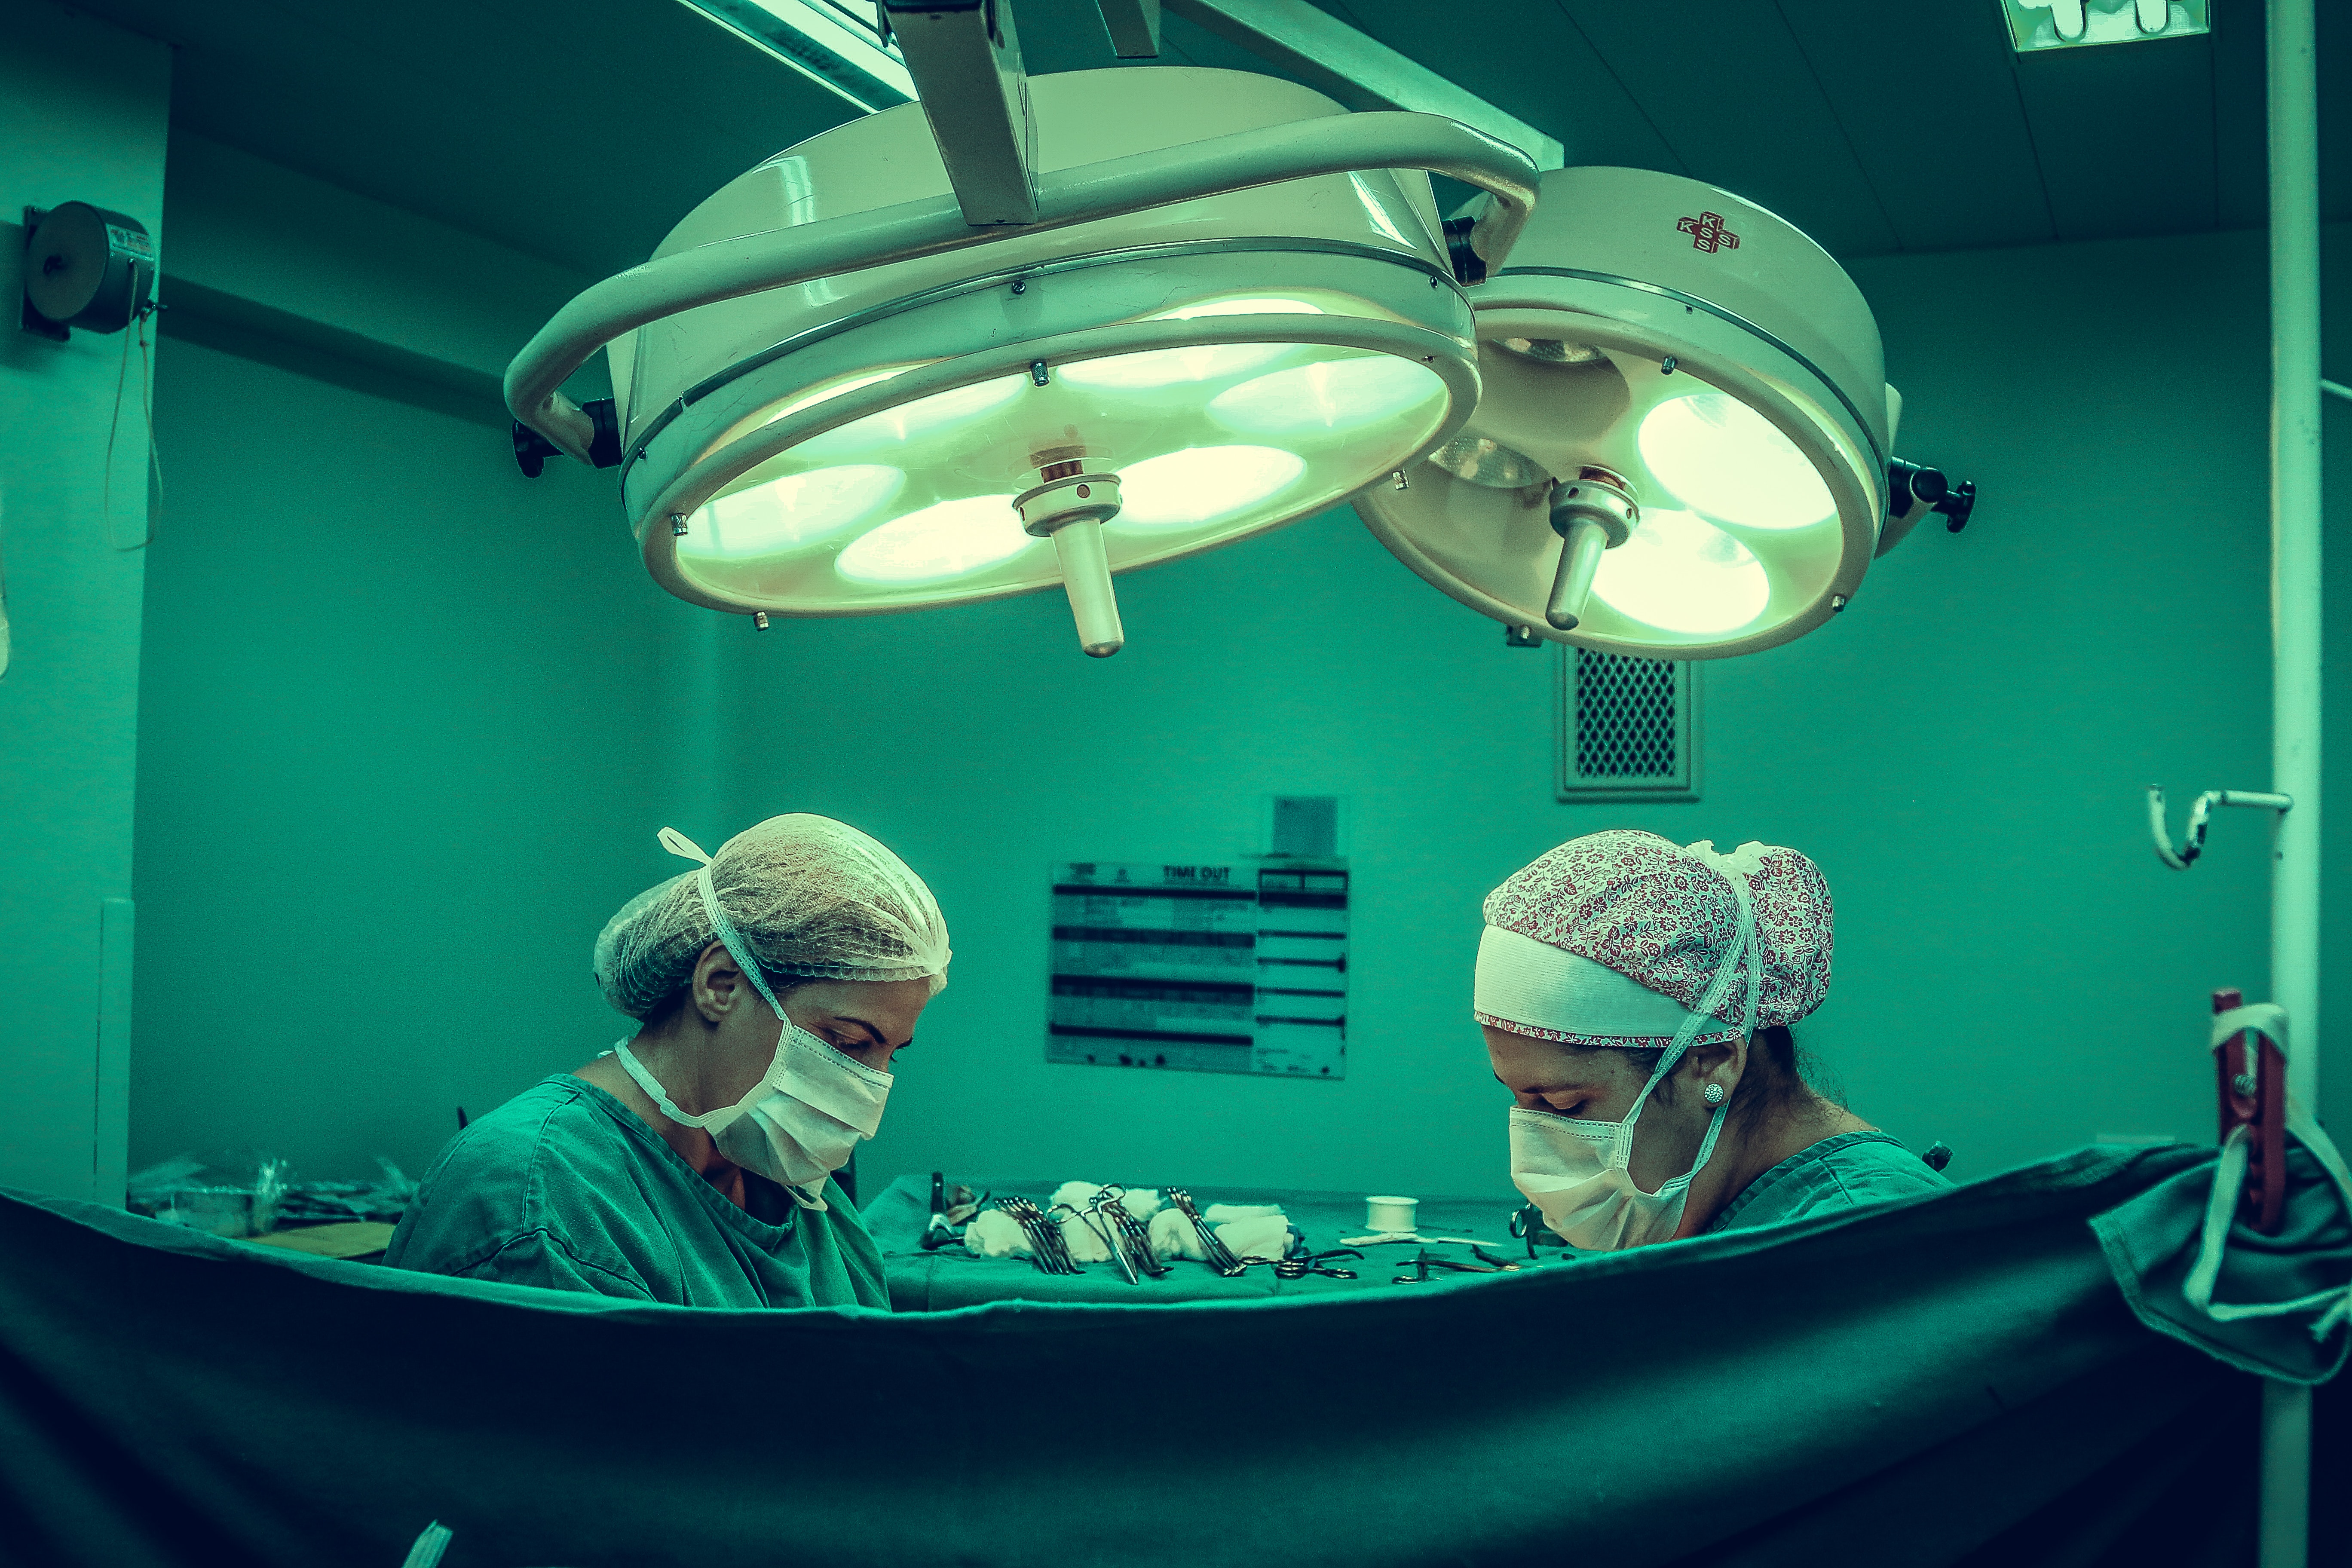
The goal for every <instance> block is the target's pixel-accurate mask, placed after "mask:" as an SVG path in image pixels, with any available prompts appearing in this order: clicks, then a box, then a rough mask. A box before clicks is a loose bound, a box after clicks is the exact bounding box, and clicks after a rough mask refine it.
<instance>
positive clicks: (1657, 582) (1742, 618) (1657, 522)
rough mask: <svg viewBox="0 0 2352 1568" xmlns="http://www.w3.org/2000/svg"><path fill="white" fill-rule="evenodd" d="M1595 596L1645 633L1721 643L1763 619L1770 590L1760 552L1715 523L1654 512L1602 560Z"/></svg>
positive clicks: (1686, 515) (1595, 580)
mask: <svg viewBox="0 0 2352 1568" xmlns="http://www.w3.org/2000/svg"><path fill="white" fill-rule="evenodd" d="M1592 592H1593V594H1594V595H1596V596H1597V597H1598V598H1600V599H1601V602H1602V603H1603V604H1606V605H1609V606H1610V607H1611V608H1612V609H1614V610H1617V611H1619V612H1620V613H1622V614H1623V615H1626V616H1632V617H1633V619H1634V620H1636V621H1639V622H1641V623H1642V624H1643V626H1655V627H1657V628H1658V629H1659V630H1661V631H1668V632H1681V633H1684V634H1685V635H1688V636H1691V637H1720V636H1723V635H1724V634H1726V633H1727V632H1736V631H1738V630H1739V629H1740V628H1741V627H1742V626H1747V625H1748V624H1749V623H1750V622H1752V621H1753V620H1755V619H1756V617H1757V616H1760V615H1762V614H1763V613H1764V606H1765V605H1767V604H1769V603H1770V602H1771V598H1772V584H1771V581H1770V579H1769V578H1768V577H1767V576H1766V575H1765V573H1764V566H1763V563H1761V562H1759V561H1758V560H1757V559H1756V552H1754V551H1752V550H1750V549H1748V546H1746V545H1745V544H1742V543H1740V542H1739V541H1738V540H1737V539H1734V538H1732V537H1731V535H1729V534H1728V533H1726V532H1725V531H1723V530H1721V529H1719V528H1717V527H1716V526H1715V525H1714V524H1713V523H1710V522H1707V521H1705V520H1704V519H1701V518H1697V517H1694V516H1692V515H1691V514H1690V513H1689V512H1686V511H1660V510H1657V509H1655V508H1649V509H1646V510H1643V513H1642V524H1641V526H1640V527H1639V528H1636V529H1635V530H1633V537H1632V538H1630V539H1628V540H1627V541H1626V542H1624V544H1623V545H1622V546H1621V547H1619V548H1618V549H1615V550H1612V551H1610V552H1607V553H1606V554H1604V555H1602V556H1601V570H1600V571H1599V572H1598V573H1596V574H1594V576H1593V579H1592Z"/></svg>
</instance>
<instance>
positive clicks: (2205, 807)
mask: <svg viewBox="0 0 2352 1568" xmlns="http://www.w3.org/2000/svg"><path fill="white" fill-rule="evenodd" d="M2217 805H2242V806H2251V807H2252V808H2253V809H2255V810H2257V811H2291V810H2293V809H2294V796H2292V795H2272V794H2269V793H2267V792H2264V791H2261V790H2251V789H2209V790H2207V791H2206V792H2205V793H2204V794H2203V795H2199V796H2198V797H2197V802H2196V804H2195V805H2191V806H2190V807H2189V837H2186V838H2184V839H2182V840H2181V842H2180V847H2179V848H2178V849H2175V848H2174V847H2172V830H2171V828H2169V827H2168V826H2166V824H2165V820H2164V786H2163V785H2162V784H2150V785H2148V786H2147V828H2148V832H2149V833H2150V834H2151V835H2152V836H2153V837H2155V839H2156V858H2158V859H2159V860H2161V861H2163V862H2164V863H2165V864H2166V865H2168V866H2169V867H2171V868H2173V869H2174V870H2176V871H2186V870H2187V869H2189V867H2191V866H2193V865H2195V864H2196V863H2197V858H2198V857H2199V856H2200V855H2202V854H2204V853H2205V826H2206V821H2207V819H2208V818H2209V817H2210V816H2212V815H2213V808H2214V807H2215V806H2217Z"/></svg>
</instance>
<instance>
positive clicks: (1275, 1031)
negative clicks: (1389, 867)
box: [1045, 859, 1348, 1078]
mask: <svg viewBox="0 0 2352 1568" xmlns="http://www.w3.org/2000/svg"><path fill="white" fill-rule="evenodd" d="M1053 910H1054V914H1053V921H1054V926H1053V940H1052V942H1051V951H1052V954H1053V963H1052V980H1051V983H1050V984H1051V993H1052V994H1051V997H1050V1000H1049V1005H1048V1008H1047V1012H1046V1034H1045V1059H1046V1060H1047V1061H1049V1062H1073V1063H1092V1064H1095V1065H1097V1066H1108V1067H1150V1068H1179V1069H1181V1070H1185V1071H1191V1072H1255V1073H1276V1074H1280V1075H1283V1076H1286V1077H1292V1078H1344V1077H1345V1076H1346V1075H1347V1067H1348V868H1347V863H1346V862H1345V861H1342V860H1336V859H1318V860H1311V861H1310V860H1295V859H1294V860H1282V859H1276V860H1266V861H1246V862H1243V863H1240V864H1237V865H1224V866H1163V865H1145V864H1140V863H1134V862H1125V861H1093V860H1089V861H1071V862H1067V863H1065V864H1063V865H1061V866H1058V867H1056V868H1055V877H1054V903H1053Z"/></svg>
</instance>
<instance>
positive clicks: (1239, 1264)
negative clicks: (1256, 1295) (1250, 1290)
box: [1168, 1187, 1272, 1279]
mask: <svg viewBox="0 0 2352 1568" xmlns="http://www.w3.org/2000/svg"><path fill="white" fill-rule="evenodd" d="M1168 1202H1169V1203H1170V1205H1172V1206H1173V1207H1174V1208H1175V1210H1176V1212H1177V1213H1178V1214H1181V1215H1183V1216H1184V1217H1185V1218H1186V1219H1189V1220H1191V1221H1192V1234H1193V1235H1195V1236H1197V1237H1200V1238H1201V1250H1202V1251H1203V1252H1205V1253H1206V1254H1208V1264H1209V1267H1210V1268H1213V1269H1215V1270H1216V1271H1217V1272H1218V1273H1220V1274H1222V1275H1223V1276H1224V1277H1225V1278H1226V1279H1232V1278H1233V1277H1234V1275H1236V1274H1239V1273H1241V1272H1243V1271H1244V1269H1246V1268H1249V1265H1248V1264H1246V1263H1244V1262H1243V1261H1242V1260H1241V1259H1240V1258H1235V1257H1234V1249H1233V1248H1232V1247H1227V1246H1226V1245H1225V1244H1224V1243H1223V1242H1222V1241H1219V1240H1218V1239H1217V1233H1216V1232H1215V1231H1213V1230H1211V1229H1210V1228H1209V1227H1208V1226H1207V1225H1206V1224H1205V1223H1203V1222H1202V1218H1201V1211H1200V1210H1199V1209H1196V1208H1194V1207H1193V1206H1192V1194H1190V1193H1188V1192H1186V1191H1185V1190H1184V1189H1183V1188H1181V1187H1171V1188H1169V1189H1168ZM1261 1261H1265V1262H1270V1261H1272V1260H1271V1259H1261Z"/></svg>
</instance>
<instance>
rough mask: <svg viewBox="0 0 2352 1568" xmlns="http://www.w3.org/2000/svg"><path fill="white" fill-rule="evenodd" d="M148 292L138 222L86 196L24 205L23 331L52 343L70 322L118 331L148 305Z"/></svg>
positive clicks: (151, 280) (149, 244) (150, 272)
mask: <svg viewBox="0 0 2352 1568" xmlns="http://www.w3.org/2000/svg"><path fill="white" fill-rule="evenodd" d="M154 296H155V241H154V238H153V237H152V236H151V235H149V234H148V232H147V226H146V225H145V224H143V223H141V222H140V221H139V220H138V219H137V218H135V217H131V216H129V215H128V214H125V213H119V212H110V211H108V210H107V209H106V208H104V207H100V206H92V205H90V204H89V203H88V202H65V203H61V204H60V205H57V206H54V207H48V208H42V207H26V209H25V305H24V313H23V315H22V316H21V318H20V319H19V321H20V324H21V325H22V326H23V327H24V329H25V331H28V332H37V333H38V334H39V335H40V336H42V337H45V338H54V339H56V340H57V341H58V342H65V341H66V339H67V337H68V336H69V335H70V333H71V331H72V329H73V328H75V327H79V328H81V329H82V330H83V331H91V332H119V331H121V330H122V329H123V328H125V327H127V326H129V325H130V324H131V322H132V321H135V320H136V319H138V318H139V317H141V316H143V315H145V314H146V313H147V312H148V311H149V310H152V309H153V308H154V303H153V301H154Z"/></svg>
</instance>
